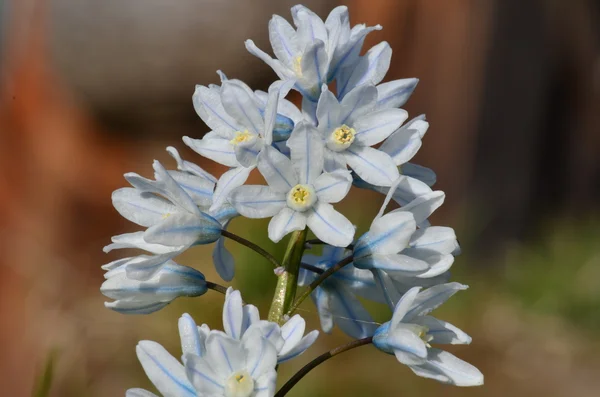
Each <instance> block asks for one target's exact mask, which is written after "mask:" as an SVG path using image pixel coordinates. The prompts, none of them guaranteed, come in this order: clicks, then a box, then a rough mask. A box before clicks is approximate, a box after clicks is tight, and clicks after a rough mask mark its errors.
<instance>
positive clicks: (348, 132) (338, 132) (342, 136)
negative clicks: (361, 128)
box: [333, 124, 356, 145]
mask: <svg viewBox="0 0 600 397" xmlns="http://www.w3.org/2000/svg"><path fill="white" fill-rule="evenodd" d="M354 135H356V131H355V130H354V128H350V127H348V126H347V125H346V124H344V125H342V126H341V127H338V128H336V129H335V131H333V139H334V140H335V141H336V142H338V143H341V144H343V145H347V144H350V143H352V142H354Z"/></svg>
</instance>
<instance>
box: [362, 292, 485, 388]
mask: <svg viewBox="0 0 600 397" xmlns="http://www.w3.org/2000/svg"><path fill="white" fill-rule="evenodd" d="M466 288H467V287H466V286H465V285H462V284H458V283H449V284H442V285H438V286H435V287H432V288H429V289H426V290H424V291H422V292H420V287H415V288H412V289H410V290H409V291H408V292H407V293H405V294H404V295H403V296H402V298H400V299H399V301H398V302H397V304H396V305H395V307H394V314H393V316H392V319H391V320H390V321H388V322H386V323H384V324H383V325H382V326H380V327H379V328H378V329H377V331H376V332H375V334H374V335H373V345H375V347H377V348H378V349H380V350H382V351H383V352H386V353H388V354H394V355H395V356H396V359H397V360H398V361H399V362H400V363H402V364H405V365H407V366H408V367H409V368H410V369H411V370H412V371H413V372H414V373H415V374H417V375H418V376H422V377H425V378H431V379H435V380H437V381H440V382H443V383H449V384H452V385H455V386H479V385H482V384H483V374H482V373H481V372H480V371H479V370H478V369H477V368H475V367H474V366H472V365H471V364H469V363H467V362H465V361H462V360H461V359H459V358H457V357H455V356H454V355H452V354H450V353H448V352H445V351H443V350H439V349H435V348H432V347H431V345H430V344H431V343H433V344H436V343H442V344H469V343H471V337H470V336H468V335H467V334H465V333H464V332H463V331H461V330H460V329H458V328H457V327H455V326H453V325H452V324H449V323H447V322H445V321H441V320H438V319H436V318H434V317H431V316H428V314H429V313H430V312H431V311H433V310H434V309H435V308H437V307H439V306H440V305H441V304H442V303H444V302H445V301H446V300H447V299H448V298H450V297H451V296H452V295H454V293H456V292H457V291H459V290H464V289H466Z"/></svg>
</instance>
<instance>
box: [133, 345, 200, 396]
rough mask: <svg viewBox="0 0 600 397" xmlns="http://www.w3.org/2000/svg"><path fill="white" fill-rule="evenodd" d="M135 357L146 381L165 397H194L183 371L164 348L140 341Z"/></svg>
mask: <svg viewBox="0 0 600 397" xmlns="http://www.w3.org/2000/svg"><path fill="white" fill-rule="evenodd" d="M135 350H136V353H137V357H138V359H139V360H140V363H141V364H142V367H143V368H144V371H145V372H146V375H147V376H148V379H150V381H151V382H152V383H153V384H154V386H155V387H156V388H157V389H158V391H160V392H161V394H162V395H163V396H165V397H179V396H189V397H195V396H196V391H195V390H194V388H193V386H192V385H191V384H190V382H189V381H188V379H187V377H186V374H185V369H184V368H183V365H181V364H180V363H179V362H178V361H177V360H176V359H175V357H173V356H172V355H170V354H169V353H168V352H167V351H166V350H165V348H164V347H162V346H161V345H159V344H158V343H156V342H152V341H149V340H143V341H140V342H139V343H138V345H137V347H136V349H135Z"/></svg>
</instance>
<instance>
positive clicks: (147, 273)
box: [125, 251, 180, 281]
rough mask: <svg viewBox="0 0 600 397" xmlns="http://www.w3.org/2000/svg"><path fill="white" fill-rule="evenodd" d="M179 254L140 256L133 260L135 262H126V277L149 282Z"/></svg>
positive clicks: (177, 252) (176, 252)
mask: <svg viewBox="0 0 600 397" xmlns="http://www.w3.org/2000/svg"><path fill="white" fill-rule="evenodd" d="M179 253H180V251H175V252H170V253H167V254H161V255H154V256H147V255H140V256H138V257H137V258H135V260H131V261H130V262H128V263H127V266H125V271H126V272H127V277H128V278H130V279H132V280H139V281H147V280H150V279H151V278H152V277H154V276H155V275H156V273H157V272H158V271H159V270H160V269H162V267H163V266H165V265H166V264H167V263H168V262H169V261H170V260H171V259H172V258H174V257H175V256H177V255H178V254H179Z"/></svg>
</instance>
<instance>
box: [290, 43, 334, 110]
mask: <svg viewBox="0 0 600 397" xmlns="http://www.w3.org/2000/svg"><path fill="white" fill-rule="evenodd" d="M327 65H328V57H327V53H326V52H325V43H324V42H323V41H321V40H318V39H317V40H315V41H314V43H313V44H310V45H309V46H308V47H307V48H306V50H305V51H304V54H302V59H301V60H300V68H301V70H302V76H301V77H300V78H299V79H298V83H297V84H296V88H300V91H301V94H302V96H304V97H306V98H307V99H309V100H310V101H312V102H317V101H318V100H319V94H320V89H321V84H323V83H324V82H325V80H326V79H327Z"/></svg>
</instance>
